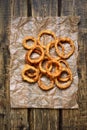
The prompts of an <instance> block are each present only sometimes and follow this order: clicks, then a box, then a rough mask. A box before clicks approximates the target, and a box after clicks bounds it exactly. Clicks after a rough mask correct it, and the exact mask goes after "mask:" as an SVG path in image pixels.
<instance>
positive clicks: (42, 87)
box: [38, 74, 54, 91]
mask: <svg viewBox="0 0 87 130" xmlns="http://www.w3.org/2000/svg"><path fill="white" fill-rule="evenodd" d="M42 76H43V74H40V75H39V79H38V85H39V87H40V88H41V89H42V90H45V91H47V90H50V89H52V88H53V87H54V80H53V79H51V78H49V79H50V85H49V86H46V85H44V84H43V82H42V81H41V77H42ZM45 76H46V77H47V75H45Z"/></svg>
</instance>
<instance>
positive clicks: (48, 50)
mask: <svg viewBox="0 0 87 130" xmlns="http://www.w3.org/2000/svg"><path fill="white" fill-rule="evenodd" d="M59 46H60V47H61V48H62V51H64V47H63V45H62V44H61V43H59ZM52 47H55V42H50V43H49V44H47V47H46V54H47V56H48V57H49V58H50V59H56V60H59V59H60V57H59V56H57V57H53V56H52V55H51V54H50V49H51V48H52Z"/></svg>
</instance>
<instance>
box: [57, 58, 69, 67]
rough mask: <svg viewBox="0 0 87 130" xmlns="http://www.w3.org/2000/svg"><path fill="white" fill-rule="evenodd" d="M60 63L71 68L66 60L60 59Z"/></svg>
mask: <svg viewBox="0 0 87 130" xmlns="http://www.w3.org/2000/svg"><path fill="white" fill-rule="evenodd" d="M58 62H59V63H60V64H61V63H63V64H64V65H65V67H67V68H69V64H68V63H67V61H66V60H62V59H60V60H58ZM61 65H62V64H61ZM62 67H63V65H62Z"/></svg>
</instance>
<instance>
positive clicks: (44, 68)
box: [39, 57, 52, 74]
mask: <svg viewBox="0 0 87 130" xmlns="http://www.w3.org/2000/svg"><path fill="white" fill-rule="evenodd" d="M45 61H46V63H47V62H48V61H49V59H48V57H45V58H44V59H43V60H42V61H41V62H40V63H39V69H40V71H41V72H42V73H44V74H46V73H47V72H46V67H43V62H45ZM51 68H52V65H51V66H50V67H49V70H51Z"/></svg>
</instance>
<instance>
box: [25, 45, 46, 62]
mask: <svg viewBox="0 0 87 130" xmlns="http://www.w3.org/2000/svg"><path fill="white" fill-rule="evenodd" d="M35 50H37V51H35ZM33 52H36V53H38V54H40V53H41V55H40V56H39V57H38V58H31V54H32V53H33ZM25 59H26V60H27V62H29V63H34V64H36V63H39V62H40V61H41V60H43V59H44V50H43V48H42V47H41V46H40V45H36V46H35V47H33V48H32V49H31V50H29V51H28V52H27V54H26V58H25Z"/></svg>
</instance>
